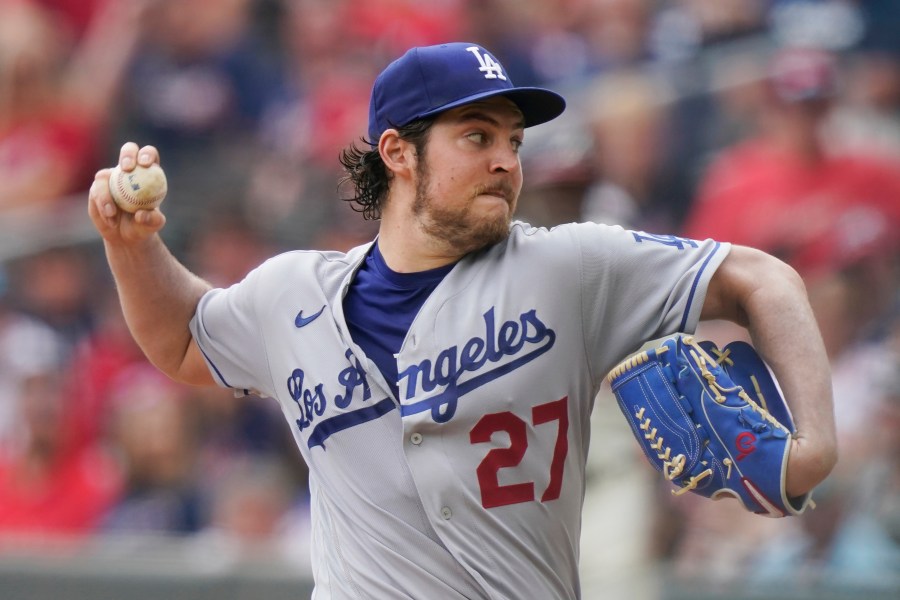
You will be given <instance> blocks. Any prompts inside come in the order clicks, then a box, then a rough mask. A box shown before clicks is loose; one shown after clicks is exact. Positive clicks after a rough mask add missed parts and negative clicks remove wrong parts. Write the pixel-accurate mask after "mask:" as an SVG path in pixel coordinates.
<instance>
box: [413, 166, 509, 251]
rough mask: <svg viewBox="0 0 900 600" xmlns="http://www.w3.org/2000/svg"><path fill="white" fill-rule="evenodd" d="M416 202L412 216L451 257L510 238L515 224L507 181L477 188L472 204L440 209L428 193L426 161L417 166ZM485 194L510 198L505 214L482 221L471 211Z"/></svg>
mask: <svg viewBox="0 0 900 600" xmlns="http://www.w3.org/2000/svg"><path fill="white" fill-rule="evenodd" d="M416 171H417V174H418V181H417V182H416V199H415V202H414V204H413V208H412V210H413V214H414V215H415V216H416V217H418V220H419V224H420V226H421V227H422V230H423V231H424V232H425V233H426V234H428V235H429V236H430V237H431V238H432V239H433V240H436V241H438V242H440V243H441V244H443V245H444V246H445V247H446V248H447V249H448V250H449V251H450V253H452V254H457V255H460V256H461V255H463V254H468V253H470V252H475V251H477V250H481V249H483V248H487V247H489V246H493V245H494V244H498V243H500V242H502V241H504V240H505V239H506V238H508V237H509V226H510V222H511V221H512V207H514V206H515V199H516V194H515V192H514V191H513V189H512V186H510V185H509V184H508V183H506V182H499V183H497V184H494V185H490V186H478V187H477V188H475V190H474V191H473V193H472V194H471V196H470V197H469V201H468V202H466V203H464V204H461V205H458V206H453V207H447V206H441V205H440V204H439V203H437V202H435V201H434V199H433V197H432V196H431V194H430V192H429V187H430V183H431V176H430V171H429V168H428V165H427V164H426V163H425V161H424V160H422V161H420V162H419V164H418V165H417V166H416ZM482 194H499V195H501V196H503V197H504V198H506V199H507V204H508V205H509V206H510V210H508V211H507V212H506V213H505V214H504V215H498V216H497V217H496V218H479V217H478V216H477V215H475V214H474V213H473V211H472V210H471V208H472V205H473V203H474V201H475V198H477V197H478V196H480V195H482Z"/></svg>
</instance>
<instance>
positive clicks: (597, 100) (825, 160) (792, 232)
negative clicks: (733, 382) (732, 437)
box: [0, 0, 900, 598]
mask: <svg viewBox="0 0 900 600" xmlns="http://www.w3.org/2000/svg"><path fill="white" fill-rule="evenodd" d="M451 40H468V41H473V42H478V43H481V44H482V45H484V46H486V47H487V48H489V49H491V50H492V51H493V52H494V53H495V55H496V56H497V57H498V59H500V61H501V62H502V63H503V64H504V65H505V67H506V68H507V71H508V72H509V75H510V76H511V78H512V79H513V81H515V82H516V83H517V84H519V85H527V84H535V85H543V86H547V87H550V88H553V89H556V90H557V91H560V92H561V93H563V94H564V95H565V96H566V97H567V99H568V101H569V109H568V111H567V112H566V113H565V114H564V116H563V117H561V118H560V119H558V120H557V121H555V122H552V123H549V124H546V125H542V126H539V127H536V128H534V129H531V130H529V132H528V134H527V136H526V141H525V144H524V146H523V148H522V161H523V165H524V169H525V186H526V187H525V189H524V191H523V195H522V198H521V200H520V215H519V216H520V218H522V219H523V220H526V221H530V222H532V223H533V224H536V225H547V226H552V225H554V224H557V223H561V222H567V221H573V220H594V221H598V222H605V223H610V224H621V225H623V226H626V227H629V228H634V229H641V230H645V231H649V232H653V233H672V234H677V235H683V236H686V237H699V238H705V237H713V238H716V239H720V240H722V241H730V242H735V243H740V244H746V245H751V246H755V247H758V248H762V249H764V250H767V251H769V252H771V253H773V254H776V255H778V256H779V257H781V258H782V259H784V260H785V261H787V262H789V263H790V264H792V265H793V266H794V267H795V268H796V269H797V270H798V271H799V272H800V274H801V275H802V276H803V277H804V279H805V281H806V283H807V287H808V289H809V293H810V297H811V300H812V303H813V306H814V309H815V311H816V315H817V317H818V319H819V321H820V325H821V327H822V331H823V335H824V337H825V341H826V345H827V348H828V351H829V354H830V357H831V360H832V366H833V373H834V388H835V403H836V413H837V423H838V433H839V438H840V462H839V464H838V468H837V470H836V472H835V473H834V474H833V476H831V477H830V478H829V480H828V481H827V482H826V483H825V484H824V485H823V486H821V488H820V489H819V490H818V491H817V493H816V495H815V496H814V499H815V502H816V504H817V507H816V509H815V510H812V511H810V512H808V513H807V514H805V515H804V516H802V517H799V518H796V519H789V520H778V521H774V520H767V519H762V518H760V517H756V516H751V515H748V514H746V513H744V511H743V509H741V508H740V507H739V506H738V504H737V503H736V502H733V501H722V502H715V503H712V502H710V501H708V500H705V499H700V498H692V497H686V496H681V497H678V498H675V497H673V496H671V494H670V493H669V491H668V489H667V488H666V486H664V485H662V484H661V483H660V482H659V481H658V480H657V478H656V476H655V474H654V473H653V472H652V470H651V469H650V468H649V467H648V466H647V465H645V464H643V462H642V460H643V459H642V458H641V457H640V456H638V455H637V452H638V450H637V447H636V446H634V445H633V442H632V441H631V440H630V433H629V432H627V428H626V427H625V422H624V421H623V420H621V417H619V415H618V413H617V409H616V407H615V406H614V403H613V402H612V401H610V399H609V396H608V393H605V392H601V396H600V398H599V399H598V403H597V410H596V411H595V412H596V413H597V414H596V417H595V420H596V423H595V433H594V439H593V444H592V457H591V463H590V465H589V473H588V475H589V491H588V497H587V499H586V503H585V533H584V538H585V539H584V544H583V553H582V554H583V556H582V562H583V563H584V564H585V571H586V576H585V592H586V597H593V596H590V595H588V594H589V593H597V594H600V593H602V594H605V595H603V596H602V597H609V598H615V597H622V598H635V597H638V596H637V595H636V594H635V591H634V586H635V585H638V584H640V585H642V586H646V587H648V590H647V597H653V594H654V593H658V591H657V592H654V591H653V590H652V589H649V588H652V583H651V581H650V580H648V579H636V578H635V577H634V573H635V572H638V571H639V570H640V569H641V568H645V567H646V565H647V564H666V565H671V567H672V568H673V569H674V571H675V573H677V574H680V575H683V576H685V577H696V576H703V577H714V578H720V579H722V580H724V581H729V582H732V583H733V582H734V581H748V580H750V579H752V580H753V581H756V582H759V581H771V582H775V583H777V582H779V581H784V580H786V579H785V578H792V580H793V581H796V579H797V577H798V573H799V574H800V575H799V576H800V577H802V578H804V580H808V581H811V582H825V583H826V584H828V583H830V582H836V583H843V582H857V583H859V582H861V583H863V584H865V583H867V582H869V583H871V582H873V581H874V582H883V581H886V582H888V584H889V585H890V584H893V585H900V584H898V582H897V578H898V573H900V285H898V284H900V275H898V267H900V261H898V257H900V245H898V240H900V3H897V2H895V1H893V0H671V1H663V0H555V1H551V0H427V1H426V0H128V1H120V0H0V237H6V238H8V239H10V240H12V239H18V238H16V237H15V236H16V235H17V234H19V235H20V236H21V235H22V232H23V231H25V229H24V227H25V224H26V223H29V224H33V223H34V222H35V220H37V222H38V223H45V227H44V230H45V231H44V235H43V236H41V241H40V243H36V242H35V240H34V239H26V238H28V237H29V236H27V235H25V236H22V238H23V240H22V242H21V244H20V245H19V246H18V247H17V246H16V245H15V244H13V245H12V247H11V248H10V245H9V244H6V245H4V244H0V533H3V534H6V535H8V536H14V537H16V539H18V538H19V537H20V536H32V537H33V536H59V535H62V536H68V537H76V538H78V537H89V536H95V535H102V534H108V535H113V534H135V535H155V534H166V535H183V536H201V537H202V536H207V537H210V536H212V537H215V538H216V539H227V540H230V543H233V544H235V547H237V548H251V549H252V548H257V547H259V545H260V544H266V545H274V546H275V547H277V548H279V549H280V550H279V551H281V552H284V553H285V554H286V555H288V556H290V557H291V558H292V559H294V560H296V561H298V562H299V563H303V564H305V561H306V560H308V556H307V555H306V554H305V553H304V552H305V551H304V548H303V546H304V542H305V535H306V528H307V522H306V518H307V506H306V499H307V498H306V494H307V492H306V475H307V473H306V469H305V466H304V465H303V463H302V460H301V459H300V457H299V453H297V452H296V450H295V449H294V448H293V441H292V439H291V436H290V431H289V429H288V427H287V425H286V423H285V422H284V419H283V417H282V416H281V414H280V412H279V409H278V407H277V405H276V404H275V403H274V402H271V401H269V400H266V399H258V398H251V399H236V398H234V397H232V395H231V394H230V393H229V392H227V391H224V390H199V389H195V388H185V387H182V386H179V385H176V384H174V383H172V382H170V381H169V380H167V379H165V378H164V377H162V376H161V375H159V374H158V373H157V372H156V371H155V369H154V368H153V367H152V366H150V365H149V364H147V362H146V361H145V360H144V359H143V358H142V356H141V354H140V352H139V350H138V349H137V348H136V346H135V345H134V343H133V341H132V340H131V338H130V336H129V334H128V331H127V328H126V327H125V325H124V321H123V320H122V317H121V314H120V311H119V308H118V304H117V300H116V296H115V290H114V288H113V286H112V283H111V278H110V276H109V273H108V271H107V267H106V263H105V259H104V256H103V250H102V247H101V245H100V244H99V240H98V239H91V238H88V239H84V240H81V241H79V242H77V243H75V242H72V241H71V240H72V238H73V236H72V235H69V234H71V232H72V231H73V230H76V229H78V228H81V227H83V225H84V220H85V219H86V216H85V213H86V201H87V189H88V187H89V186H90V183H91V181H92V180H93V174H94V172H95V171H96V170H97V169H100V168H103V167H106V166H111V165H113V164H114V163H115V162H116V160H117V156H118V148H119V147H120V146H121V144H122V143H123V142H125V141H128V140H133V141H136V142H138V143H140V144H153V145H155V146H157V147H158V148H159V149H160V152H161V156H162V163H163V166H164V167H165V169H166V172H167V175H168V180H169V190H170V191H169V196H168V199H167V200H166V202H165V204H164V205H163V209H164V211H165V212H166V214H167V216H168V219H169V221H168V223H169V224H168V226H167V228H166V229H165V230H164V232H163V233H164V237H166V241H167V242H168V243H169V245H170V247H171V248H172V249H173V252H174V253H175V254H176V255H177V256H178V257H179V258H180V259H181V260H182V261H183V262H184V263H185V264H187V265H188V266H189V267H190V268H191V269H192V270H194V271H195V272H196V273H198V274H199V275H201V276H202V277H204V278H206V279H207V280H209V281H210V282H212V283H214V284H215V285H220V286H227V285H229V284H231V283H234V282H236V281H238V280H240V279H241V278H242V277H243V276H244V275H245V274H246V273H247V271H248V270H249V269H250V268H252V267H254V266H255V265H256V264H258V263H259V262H261V261H262V260H263V259H264V258H266V257H268V256H270V255H272V254H274V253H276V252H279V251H282V250H287V249H292V248H329V249H339V250H343V249H347V248H349V247H352V246H354V245H356V244H358V243H361V242H364V241H368V240H369V239H371V237H372V236H373V235H374V233H375V224H373V223H371V222H365V221H363V219H362V217H361V216H360V215H358V214H356V213H354V212H353V211H352V210H351V208H350V207H349V205H347V203H345V202H342V201H341V200H340V198H341V190H340V189H339V186H338V181H339V179H340V177H341V172H340V170H339V167H340V164H339V162H338V160H337V157H338V153H339V151H340V149H341V148H342V147H344V146H346V145H347V144H349V143H351V142H354V141H358V140H359V139H360V137H361V136H363V135H364V132H365V129H366V119H367V111H368V96H369V91H370V86H371V84H372V81H373V79H374V77H375V75H376V74H377V73H378V72H379V71H380V70H381V69H382V68H383V67H384V66H385V65H386V64H387V62H389V61H390V60H392V59H393V58H395V57H397V56H399V55H400V54H401V53H402V52H403V51H405V50H406V49H407V48H408V47H410V46H413V45H424V44H432V43H439V42H442V41H451ZM73 207H75V210H71V209H72V208H73ZM82 209H83V210H82ZM59 215H68V217H67V218H66V219H61V218H60V217H59ZM75 237H77V236H75ZM4 252H5V254H4ZM699 333H700V334H701V336H703V337H707V338H709V339H713V340H715V341H717V342H720V343H722V344H724V343H726V342H728V341H730V340H732V339H737V338H745V337H746V332H745V331H743V330H740V329H738V328H736V327H735V326H732V325H730V324H725V323H711V324H708V325H704V326H703V328H702V329H701V331H700V332H699ZM797 354H798V358H802V354H803V348H797ZM623 590H624V591H623ZM616 594H619V595H616Z"/></svg>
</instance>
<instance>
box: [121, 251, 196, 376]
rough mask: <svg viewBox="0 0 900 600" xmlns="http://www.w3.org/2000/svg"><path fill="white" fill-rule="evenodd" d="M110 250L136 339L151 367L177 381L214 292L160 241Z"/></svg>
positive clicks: (122, 301) (124, 305)
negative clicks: (196, 319) (200, 309)
mask: <svg viewBox="0 0 900 600" xmlns="http://www.w3.org/2000/svg"><path fill="white" fill-rule="evenodd" d="M105 246H106V256H107V259H108V261H109V265H110V268H111V269H112V273H113V277H114V278H115V281H116V288H117V291H118V294H119V301H120V303H121V305H122V311H123V313H124V315H125V321H126V322H127V324H128V328H129V330H130V331H131V334H132V335H133V336H134V339H135V341H137V343H138V345H139V346H140V347H141V350H143V352H144V354H145V355H146V356H147V358H148V359H149V360H150V362H152V363H153V364H154V365H155V366H156V367H157V368H159V369H160V370H161V371H163V372H164V373H166V374H167V375H169V376H170V377H175V376H176V375H177V373H178V371H179V369H180V367H181V365H182V363H183V361H184V359H185V355H186V353H187V350H188V346H189V344H190V342H191V333H190V329H189V327H188V325H189V323H190V320H191V318H192V317H193V315H194V312H195V310H196V308H197V303H198V302H199V301H200V298H201V296H203V294H204V293H205V292H206V291H207V290H209V289H210V287H211V286H210V285H209V284H208V283H206V282H205V281H203V280H202V279H200V278H199V277H197V276H196V275H194V274H193V273H191V272H190V271H188V270H187V268H185V267H184V266H183V265H182V264H181V263H179V262H178V261H177V260H176V259H175V257H174V256H172V254H171V253H170V252H169V249H168V248H167V247H166V246H165V244H164V243H163V241H162V240H161V239H160V237H159V236H158V235H154V236H152V237H149V238H147V239H146V240H145V241H143V242H142V243H141V244H140V245H124V244H123V245H117V244H111V243H109V242H107V243H106V244H105Z"/></svg>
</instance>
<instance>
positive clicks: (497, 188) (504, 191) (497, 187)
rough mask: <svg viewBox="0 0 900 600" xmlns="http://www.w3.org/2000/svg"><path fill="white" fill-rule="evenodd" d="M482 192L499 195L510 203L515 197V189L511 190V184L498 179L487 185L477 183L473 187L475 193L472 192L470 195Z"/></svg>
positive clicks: (474, 195) (479, 194)
mask: <svg viewBox="0 0 900 600" xmlns="http://www.w3.org/2000/svg"><path fill="white" fill-rule="evenodd" d="M482 194H486V195H490V196H501V197H503V198H505V199H506V201H507V202H510V203H511V202H512V201H513V200H515V199H516V192H515V190H513V188H512V186H511V185H509V184H508V183H507V182H505V181H499V182H497V183H492V184H489V185H479V186H478V187H476V188H475V193H474V194H472V197H473V198H474V197H476V196H481V195H482Z"/></svg>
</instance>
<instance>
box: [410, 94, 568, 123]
mask: <svg viewBox="0 0 900 600" xmlns="http://www.w3.org/2000/svg"><path fill="white" fill-rule="evenodd" d="M495 96H503V97H505V98H509V99H510V100H512V101H513V103H515V105H516V106H518V107H519V110H521V111H522V116H524V117H525V127H532V126H534V125H540V124H541V123H546V122H547V121H552V120H553V119H555V118H556V117H558V116H559V115H561V114H562V113H563V111H564V110H565V109H566V100H565V98H563V97H562V96H560V95H559V94H557V93H556V92H551V91H550V90H546V89H544V88H536V87H517V88H509V89H499V90H491V91H489V92H481V93H479V94H472V95H471V96H466V97H465V98H460V99H458V100H454V101H453V102H448V103H447V104H444V105H442V106H439V107H437V108H434V109H432V110H430V111H428V112H426V113H424V114H421V115H418V117H417V118H420V119H424V118H425V117H431V116H434V115H436V114H439V113H442V112H444V111H447V110H450V109H451V108H456V107H458V106H462V105H464V104H471V103H472V102H476V101H478V100H484V99H486V98H493V97H495Z"/></svg>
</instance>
